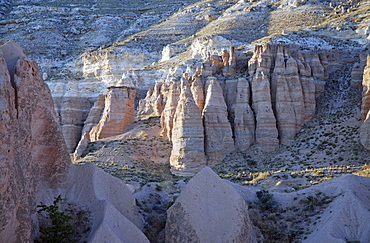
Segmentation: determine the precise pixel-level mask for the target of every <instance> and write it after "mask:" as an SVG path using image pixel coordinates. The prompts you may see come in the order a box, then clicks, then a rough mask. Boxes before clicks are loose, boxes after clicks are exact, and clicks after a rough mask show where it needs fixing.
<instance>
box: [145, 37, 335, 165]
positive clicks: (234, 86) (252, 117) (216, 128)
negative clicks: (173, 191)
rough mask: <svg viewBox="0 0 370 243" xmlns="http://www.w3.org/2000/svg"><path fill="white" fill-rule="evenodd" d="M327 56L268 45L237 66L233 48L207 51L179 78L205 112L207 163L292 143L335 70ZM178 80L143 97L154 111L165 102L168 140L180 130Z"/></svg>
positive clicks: (146, 106)
mask: <svg viewBox="0 0 370 243" xmlns="http://www.w3.org/2000/svg"><path fill="white" fill-rule="evenodd" d="M239 56H243V55H241V54H239ZM331 58H332V57H331ZM328 60H329V59H328V54H327V53H326V52H325V51H316V50H307V49H304V48H302V49H301V48H300V47H298V46H296V45H290V46H287V45H276V44H264V45H257V46H255V49H254V50H253V52H252V53H250V54H249V53H244V59H242V60H240V63H239V64H238V60H237V55H236V53H235V50H234V49H233V48H231V49H230V51H226V50H224V51H223V52H222V55H221V56H217V55H206V56H205V61H204V62H203V64H202V65H201V68H197V69H196V71H195V72H194V74H193V75H192V76H191V75H189V74H188V73H186V72H185V73H184V74H183V77H178V79H180V78H182V79H183V80H186V81H187V82H188V83H189V85H190V89H191V94H192V98H193V100H194V101H195V104H196V105H197V106H198V108H199V110H200V111H201V112H202V122H203V127H204V134H205V136H204V151H205V154H206V156H207V160H208V162H207V163H208V165H214V164H216V163H219V162H220V161H222V160H223V158H224V157H225V155H226V154H228V153H229V152H231V151H233V150H234V149H235V148H237V149H240V150H246V149H248V148H249V147H250V146H251V145H255V146H257V147H259V148H261V149H262V150H264V151H273V150H275V149H277V148H278V146H279V145H280V144H286V143H289V142H290V141H292V140H293V138H294V136H295V135H296V134H297V132H298V131H299V130H300V128H301V127H302V125H303V124H304V123H305V122H307V121H308V120H309V119H310V118H311V117H312V116H313V115H314V114H315V107H316V98H317V97H318V96H320V94H321V93H322V91H323V89H324V84H325V79H326V78H327V76H328V69H329V67H330V68H331V69H334V67H333V65H330V63H329V61H328ZM330 60H331V59H330ZM238 65H239V66H238ZM243 65H244V66H243ZM237 67H239V68H240V69H242V70H247V72H245V73H243V72H244V71H243V72H241V70H240V69H239V70H238V69H237ZM188 69H189V68H187V69H186V70H188ZM178 70H181V69H178ZM238 72H239V74H238ZM238 75H241V76H243V77H240V76H239V77H238ZM178 79H176V78H173V80H172V81H171V80H168V79H167V80H166V82H164V83H163V84H162V86H161V89H158V88H154V89H153V90H155V92H154V91H152V90H151V91H150V93H149V94H148V96H147V98H146V99H145V100H143V101H141V102H142V103H143V104H145V106H143V107H145V109H146V110H153V111H154V110H155V109H154V107H155V106H157V100H158V99H160V100H162V101H163V102H164V103H165V108H164V110H163V112H162V113H161V116H162V117H161V121H162V123H161V124H162V135H164V136H167V137H168V138H170V139H172V137H173V135H174V133H173V132H174V130H173V127H175V126H176V133H177V132H179V131H181V126H182V125H180V126H177V124H176V122H175V120H174V114H175V111H176V107H177V104H178V101H179V99H180V98H179V93H180V90H181V86H180V82H179V81H176V80H178ZM158 91H160V93H157V92H158ZM154 94H156V97H153V96H154ZM148 107H149V108H148ZM140 112H141V110H140V107H139V113H140ZM176 112H177V111H176ZM185 117H186V116H185ZM192 119H193V118H192ZM182 129H188V128H185V127H183V128H182ZM172 161H173V160H172Z"/></svg>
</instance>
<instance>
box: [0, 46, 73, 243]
mask: <svg viewBox="0 0 370 243" xmlns="http://www.w3.org/2000/svg"><path fill="white" fill-rule="evenodd" d="M0 120H1V123H0V134H1V136H0V159H1V163H2V166H1V170H0V171H1V175H2V176H1V177H0V185H1V186H0V197H1V200H0V216H1V218H2V220H1V223H0V242H32V240H33V236H34V232H35V231H36V229H35V227H36V225H37V223H36V222H35V219H36V217H35V214H36V200H37V198H38V197H39V194H40V193H41V192H40V190H41V189H43V188H44V187H51V188H56V187H58V186H61V185H63V184H64V180H65V178H66V175H67V173H68V168H69V166H70V160H69V156H68V153H67V148H66V145H65V143H64V139H63V136H62V132H61V129H60V127H59V123H58V119H57V117H56V113H55V110H54V105H53V101H52V98H51V94H50V90H49V88H48V86H47V85H46V84H45V83H44V82H43V80H42V78H41V76H40V72H39V69H38V66H37V64H36V63H35V62H34V61H31V60H29V59H28V57H27V56H26V55H25V53H24V51H23V50H22V48H21V47H20V46H19V45H17V44H16V43H15V42H13V41H9V42H7V43H5V44H4V45H2V46H0Z"/></svg>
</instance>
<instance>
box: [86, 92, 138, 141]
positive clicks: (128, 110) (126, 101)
mask: <svg viewBox="0 0 370 243" xmlns="http://www.w3.org/2000/svg"><path fill="white" fill-rule="evenodd" d="M134 103H135V89H132V88H127V87H110V88H109V89H108V92H107V94H106V96H105V107H104V112H103V115H102V117H101V119H100V121H99V123H98V125H96V126H95V127H93V128H92V130H91V132H90V140H91V141H96V140H98V139H102V138H107V137H111V136H114V135H118V134H120V133H122V132H124V131H125V129H126V128H127V127H128V126H129V125H130V124H131V123H133V122H134V116H135V108H134Z"/></svg>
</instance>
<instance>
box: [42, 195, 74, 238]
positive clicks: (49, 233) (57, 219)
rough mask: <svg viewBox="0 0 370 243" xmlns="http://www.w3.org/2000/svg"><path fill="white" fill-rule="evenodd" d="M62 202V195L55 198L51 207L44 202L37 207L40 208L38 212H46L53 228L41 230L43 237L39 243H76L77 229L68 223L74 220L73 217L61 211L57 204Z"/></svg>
mask: <svg viewBox="0 0 370 243" xmlns="http://www.w3.org/2000/svg"><path fill="white" fill-rule="evenodd" d="M62 200H63V199H62V197H61V195H59V196H58V197H54V202H53V204H52V205H50V206H46V205H44V204H43V203H42V202H41V203H40V205H37V207H38V208H40V209H39V210H38V211H37V212H38V213H41V212H44V211H45V212H46V213H47V214H48V217H49V219H50V220H51V226H49V227H45V228H40V232H41V236H40V238H39V240H38V241H37V242H49V243H50V242H52V243H67V242H68V243H70V242H76V239H75V234H76V229H75V228H74V227H73V225H71V224H68V221H69V220H70V219H72V217H71V216H68V215H65V213H64V212H61V211H59V206H58V205H57V204H58V203H59V202H60V201H62Z"/></svg>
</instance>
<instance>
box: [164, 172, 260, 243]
mask: <svg viewBox="0 0 370 243" xmlns="http://www.w3.org/2000/svg"><path fill="white" fill-rule="evenodd" d="M257 236H258V234H257V232H256V229H255V227H254V226H253V224H252V222H251V221H250V219H249V214H248V206H247V204H246V203H245V201H244V199H243V198H242V197H241V196H240V195H239V194H238V193H237V192H236V190H235V189H234V188H233V187H232V186H231V185H230V184H229V183H226V182H225V181H223V180H222V179H221V178H219V177H218V176H217V174H216V173H215V172H213V171H212V170H211V169H210V168H209V167H205V168H204V169H202V170H201V171H200V172H199V173H198V174H197V175H196V176H194V177H193V178H192V179H191V180H190V181H189V183H188V184H187V186H186V187H185V188H184V190H183V191H182V192H181V194H180V196H179V197H178V198H177V200H176V202H175V203H174V204H173V205H172V206H171V207H170V208H169V209H168V211H167V222H166V242H215V243H218V242H219V243H221V242H258V239H257Z"/></svg>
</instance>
